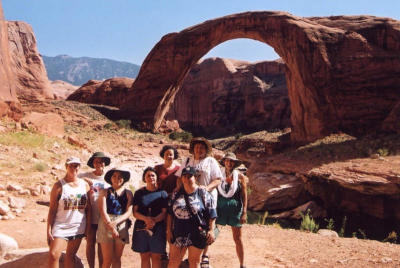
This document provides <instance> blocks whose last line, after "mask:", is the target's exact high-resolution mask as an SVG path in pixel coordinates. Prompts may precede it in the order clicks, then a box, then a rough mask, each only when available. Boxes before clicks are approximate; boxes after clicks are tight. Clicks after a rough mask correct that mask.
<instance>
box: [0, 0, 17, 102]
mask: <svg viewBox="0 0 400 268" xmlns="http://www.w3.org/2000/svg"><path fill="white" fill-rule="evenodd" d="M10 61H11V60H10V52H9V48H8V31H7V23H6V22H5V20H4V15H3V8H2V5H1V1H0V81H1V83H0V101H17V95H16V92H15V86H14V83H15V82H14V79H15V76H14V73H13V71H12V69H11V67H10V66H11V64H10Z"/></svg>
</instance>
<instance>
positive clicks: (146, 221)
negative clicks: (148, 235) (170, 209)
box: [144, 217, 156, 229]
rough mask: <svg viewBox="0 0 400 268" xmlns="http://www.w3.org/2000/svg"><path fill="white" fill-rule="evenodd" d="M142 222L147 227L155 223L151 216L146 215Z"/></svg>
mask: <svg viewBox="0 0 400 268" xmlns="http://www.w3.org/2000/svg"><path fill="white" fill-rule="evenodd" d="M144 223H145V224H146V228H147V229H152V228H153V227H154V225H156V222H155V220H154V219H153V218H152V217H146V219H145V220H144Z"/></svg>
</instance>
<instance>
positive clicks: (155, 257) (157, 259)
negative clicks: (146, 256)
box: [151, 253, 161, 268]
mask: <svg viewBox="0 0 400 268" xmlns="http://www.w3.org/2000/svg"><path fill="white" fill-rule="evenodd" d="M151 267H152V268H161V254H157V253H151Z"/></svg>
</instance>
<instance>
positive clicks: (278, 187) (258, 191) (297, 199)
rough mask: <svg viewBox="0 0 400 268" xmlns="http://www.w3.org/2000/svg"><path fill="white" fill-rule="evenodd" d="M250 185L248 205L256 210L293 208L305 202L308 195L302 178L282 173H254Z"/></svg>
mask: <svg viewBox="0 0 400 268" xmlns="http://www.w3.org/2000/svg"><path fill="white" fill-rule="evenodd" d="M248 187H250V189H251V193H250V194H249V197H248V207H249V209H251V210H255V211H265V210H268V211H274V210H287V209H292V208H295V207H297V206H299V205H301V204H304V203H305V202H306V201H307V197H308V196H307V194H306V192H305V189H304V184H303V181H302V180H301V179H300V178H298V177H296V176H293V175H287V174H282V173H270V172H258V173H254V174H252V176H251V179H250V182H249V184H248Z"/></svg>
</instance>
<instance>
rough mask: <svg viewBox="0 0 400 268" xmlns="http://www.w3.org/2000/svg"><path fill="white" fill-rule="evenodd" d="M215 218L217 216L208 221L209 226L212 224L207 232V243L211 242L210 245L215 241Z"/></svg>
mask: <svg viewBox="0 0 400 268" xmlns="http://www.w3.org/2000/svg"><path fill="white" fill-rule="evenodd" d="M215 219H216V218H213V219H210V220H209V221H208V224H209V225H208V226H210V229H209V230H208V232H207V243H208V244H209V245H211V244H212V243H214V241H215V234H214V229H215Z"/></svg>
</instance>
